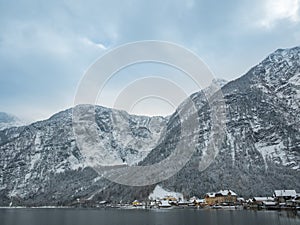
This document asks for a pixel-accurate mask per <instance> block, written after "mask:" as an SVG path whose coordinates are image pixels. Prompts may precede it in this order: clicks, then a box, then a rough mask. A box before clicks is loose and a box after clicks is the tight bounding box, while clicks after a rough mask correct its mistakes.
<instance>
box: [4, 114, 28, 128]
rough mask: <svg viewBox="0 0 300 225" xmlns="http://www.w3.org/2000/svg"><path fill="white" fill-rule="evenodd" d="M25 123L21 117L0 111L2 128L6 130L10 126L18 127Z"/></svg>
mask: <svg viewBox="0 0 300 225" xmlns="http://www.w3.org/2000/svg"><path fill="white" fill-rule="evenodd" d="M22 125H25V123H24V122H22V121H21V120H20V119H19V118H17V117H16V116H14V115H12V114H8V113H5V112H0V130H4V129H7V128H10V127H18V126H22Z"/></svg>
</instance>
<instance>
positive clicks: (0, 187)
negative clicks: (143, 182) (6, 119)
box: [0, 106, 166, 204]
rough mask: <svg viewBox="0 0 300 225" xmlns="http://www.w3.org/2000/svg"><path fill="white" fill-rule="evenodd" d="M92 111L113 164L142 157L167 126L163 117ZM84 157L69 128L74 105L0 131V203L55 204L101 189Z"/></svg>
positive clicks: (99, 133) (104, 109) (131, 161)
mask: <svg viewBox="0 0 300 225" xmlns="http://www.w3.org/2000/svg"><path fill="white" fill-rule="evenodd" d="M78 107H84V106H78ZM87 107H88V106H87ZM95 111H96V123H97V126H98V135H99V136H100V137H101V146H103V149H105V150H106V151H107V152H108V153H109V154H111V155H113V156H114V160H115V163H116V164H122V163H124V164H128V165H134V164H137V163H138V162H139V161H141V160H142V159H143V158H145V156H146V155H147V154H148V153H149V151H151V149H152V148H154V147H155V146H156V144H157V142H158V140H159V138H160V135H161V133H162V132H163V130H164V127H165V125H166V119H165V118H163V117H151V118H149V117H144V116H133V115H129V114H127V113H126V112H124V111H118V110H111V109H107V108H103V107H100V106H99V107H96V109H95ZM122 124H127V126H122ZM83 157H84V156H83V155H82V153H81V152H80V150H79V149H78V147H77V145H76V141H75V137H74V134H73V130H72V109H68V110H66V111H63V112H60V113H57V114H55V115H54V116H52V117H51V118H49V119H48V120H45V121H40V122H36V123H33V124H31V125H29V126H24V127H14V128H11V129H6V130H3V131H0V168H1V170H0V173H1V176H0V193H1V201H2V204H4V203H5V204H6V203H7V202H11V201H13V202H22V203H23V202H26V204H59V203H65V202H72V201H73V200H74V199H77V196H82V195H87V194H91V193H93V192H94V191H95V190H98V189H101V187H102V186H105V185H104V184H105V182H101V181H99V180H100V177H99V176H98V174H96V173H95V172H94V171H93V170H92V169H89V168H86V165H85V161H84V158H83ZM96 157H97V156H96ZM95 160H97V158H96V159H95Z"/></svg>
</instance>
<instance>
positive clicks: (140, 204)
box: [132, 200, 143, 206]
mask: <svg viewBox="0 0 300 225" xmlns="http://www.w3.org/2000/svg"><path fill="white" fill-rule="evenodd" d="M132 205H133V206H142V205H143V204H142V203H141V202H139V201H138V200H134V201H133V202H132Z"/></svg>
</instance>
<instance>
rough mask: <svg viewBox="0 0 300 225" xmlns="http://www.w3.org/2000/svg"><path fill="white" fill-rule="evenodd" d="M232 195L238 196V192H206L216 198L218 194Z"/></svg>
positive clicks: (210, 196)
mask: <svg viewBox="0 0 300 225" xmlns="http://www.w3.org/2000/svg"><path fill="white" fill-rule="evenodd" d="M229 194H230V195H231V196H237V194H236V193H235V192H233V191H231V190H220V191H218V192H211V193H206V196H208V197H209V198H214V197H216V195H223V196H227V195H229Z"/></svg>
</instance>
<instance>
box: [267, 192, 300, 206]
mask: <svg viewBox="0 0 300 225" xmlns="http://www.w3.org/2000/svg"><path fill="white" fill-rule="evenodd" d="M273 196H274V198H275V201H276V202H278V203H285V202H286V201H287V200H291V199H293V198H295V197H296V196H297V193H296V191H295V190H275V191H274V194H273Z"/></svg>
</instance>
